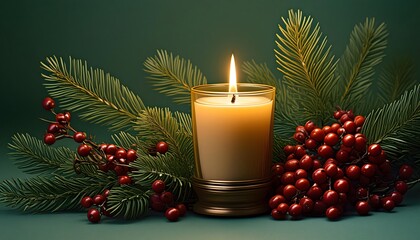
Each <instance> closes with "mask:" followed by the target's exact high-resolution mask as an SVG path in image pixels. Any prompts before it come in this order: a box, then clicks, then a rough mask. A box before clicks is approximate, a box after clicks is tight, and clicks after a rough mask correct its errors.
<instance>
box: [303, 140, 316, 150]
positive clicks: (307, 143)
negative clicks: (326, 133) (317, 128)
mask: <svg viewBox="0 0 420 240" xmlns="http://www.w3.org/2000/svg"><path fill="white" fill-rule="evenodd" d="M317 146H318V143H317V141H315V140H314V139H312V138H308V139H306V140H305V147H306V148H307V149H315V148H316V147H317Z"/></svg>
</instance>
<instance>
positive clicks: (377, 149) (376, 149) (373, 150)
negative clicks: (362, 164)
mask: <svg viewBox="0 0 420 240" xmlns="http://www.w3.org/2000/svg"><path fill="white" fill-rule="evenodd" d="M381 151H382V147H381V145H379V144H377V143H374V144H371V145H369V147H368V153H369V155H372V156H378V155H379V154H381Z"/></svg>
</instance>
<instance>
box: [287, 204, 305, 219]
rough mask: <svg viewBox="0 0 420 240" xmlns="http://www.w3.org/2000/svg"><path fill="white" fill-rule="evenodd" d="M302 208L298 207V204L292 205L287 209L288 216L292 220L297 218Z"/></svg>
mask: <svg viewBox="0 0 420 240" xmlns="http://www.w3.org/2000/svg"><path fill="white" fill-rule="evenodd" d="M302 212H303V207H302V206H301V205H299V204H298V203H293V204H292V205H290V207H289V215H290V216H291V217H292V218H299V217H300V216H301V215H302Z"/></svg>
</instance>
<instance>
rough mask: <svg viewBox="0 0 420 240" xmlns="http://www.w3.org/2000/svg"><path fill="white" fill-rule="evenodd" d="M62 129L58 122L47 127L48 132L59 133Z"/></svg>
mask: <svg viewBox="0 0 420 240" xmlns="http://www.w3.org/2000/svg"><path fill="white" fill-rule="evenodd" d="M58 131H60V125H59V124H58V123H50V124H49V125H48V128H47V132H48V133H58Z"/></svg>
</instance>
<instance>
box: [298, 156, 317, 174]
mask: <svg viewBox="0 0 420 240" xmlns="http://www.w3.org/2000/svg"><path fill="white" fill-rule="evenodd" d="M313 166H314V160H313V159H312V157H311V156H309V155H307V154H306V155H304V156H303V157H302V158H301V159H300V161H299V167H300V168H302V169H305V170H307V171H309V170H311V169H312V167H313Z"/></svg>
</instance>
